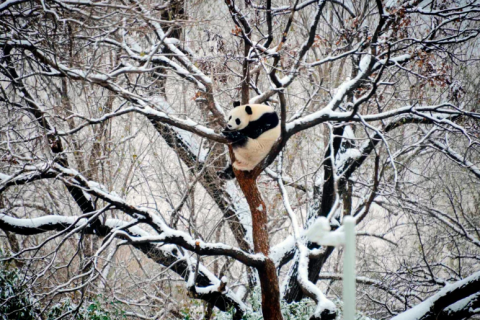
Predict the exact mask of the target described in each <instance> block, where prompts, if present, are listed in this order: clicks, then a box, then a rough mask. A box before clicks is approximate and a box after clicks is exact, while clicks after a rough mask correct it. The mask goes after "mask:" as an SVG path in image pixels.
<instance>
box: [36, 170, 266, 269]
mask: <svg viewBox="0 0 480 320" xmlns="http://www.w3.org/2000/svg"><path fill="white" fill-rule="evenodd" d="M45 167H48V168H50V172H54V171H55V172H56V173H57V175H56V177H57V178H58V179H61V180H62V181H64V182H65V183H66V184H67V185H71V186H75V187H79V188H81V189H82V190H83V191H84V192H86V193H88V194H90V195H94V196H96V197H98V198H100V199H102V200H104V201H106V202H107V203H109V204H111V205H114V206H115V208H116V209H118V210H121V211H123V212H125V213H127V214H129V215H130V216H132V217H133V218H135V219H138V220H139V221H141V222H145V223H148V224H149V225H151V226H152V227H153V228H154V229H155V230H156V231H157V232H158V233H159V235H158V236H148V237H140V238H135V239H133V238H132V239H130V241H132V242H135V243H145V242H163V243H170V244H177V245H180V246H182V247H183V248H185V249H187V250H190V251H193V252H195V253H197V254H200V255H225V256H229V257H232V258H234V259H236V260H238V261H240V262H242V263H244V264H245V265H248V266H252V267H253V266H260V265H262V264H263V263H264V260H265V257H264V256H262V255H259V254H249V253H247V252H245V251H243V250H241V249H238V248H235V247H231V246H228V245H225V244H222V243H206V242H204V241H202V240H198V239H193V238H192V237H191V236H190V235H189V234H187V233H185V232H182V231H178V230H174V229H172V228H170V227H169V226H168V225H167V224H166V223H165V222H164V221H163V220H162V219H161V218H160V217H159V216H158V215H157V214H156V213H154V212H152V211H151V210H148V209H146V208H142V207H137V206H133V205H131V204H128V203H127V202H125V201H124V200H123V199H122V198H120V197H119V196H118V195H116V194H115V193H114V192H108V191H107V190H106V188H105V187H104V186H103V185H101V184H99V183H97V182H94V181H89V180H88V179H87V178H85V177H84V176H83V175H82V174H80V173H79V172H78V171H76V170H73V169H67V168H64V167H62V166H61V165H59V164H57V163H50V164H46V165H45ZM32 169H33V168H32ZM40 173H41V172H40Z"/></svg>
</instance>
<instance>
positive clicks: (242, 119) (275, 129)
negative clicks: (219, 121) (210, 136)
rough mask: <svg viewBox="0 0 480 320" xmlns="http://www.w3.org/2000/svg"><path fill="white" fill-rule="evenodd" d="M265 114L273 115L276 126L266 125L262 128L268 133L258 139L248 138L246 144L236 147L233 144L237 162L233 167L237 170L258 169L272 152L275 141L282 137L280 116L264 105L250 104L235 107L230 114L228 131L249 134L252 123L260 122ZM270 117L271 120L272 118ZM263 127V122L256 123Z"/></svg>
mask: <svg viewBox="0 0 480 320" xmlns="http://www.w3.org/2000/svg"><path fill="white" fill-rule="evenodd" d="M247 107H250V109H249V110H251V114H248V113H247V111H246V108H247ZM265 114H269V115H270V114H271V117H273V116H274V117H275V119H276V125H273V126H272V125H271V124H267V123H265V127H264V128H262V129H263V130H262V131H264V130H266V131H264V132H263V133H261V134H260V135H259V136H258V137H257V138H253V139H252V138H250V137H249V138H248V139H247V142H246V143H245V144H242V145H240V146H236V145H235V143H233V144H232V147H233V153H234V154H235V162H234V163H233V167H234V168H235V169H237V170H242V171H251V170H253V168H255V167H256V165H257V164H259V163H260V162H261V161H262V160H263V159H264V158H265V157H266V156H267V155H268V153H269V152H270V150H271V149H272V147H273V145H274V144H275V141H276V140H277V139H278V137H280V125H279V124H278V116H277V114H276V113H275V110H274V109H273V108H272V107H270V106H266V105H262V104H248V105H243V106H238V107H235V108H234V109H232V110H231V111H230V113H229V114H228V118H227V119H228V124H227V130H231V131H240V132H248V129H249V128H248V126H249V124H250V123H251V122H252V121H256V120H259V119H260V118H261V117H262V116H264V115H265ZM271 117H270V118H271ZM258 125H260V126H263V123H262V120H260V123H256V126H258Z"/></svg>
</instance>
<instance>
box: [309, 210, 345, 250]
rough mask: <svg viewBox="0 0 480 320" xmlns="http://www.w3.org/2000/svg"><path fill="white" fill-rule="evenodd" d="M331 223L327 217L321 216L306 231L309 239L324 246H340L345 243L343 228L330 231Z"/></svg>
mask: <svg viewBox="0 0 480 320" xmlns="http://www.w3.org/2000/svg"><path fill="white" fill-rule="evenodd" d="M330 230H331V227H330V223H329V221H328V219H327V218H325V217H319V218H317V220H315V222H314V223H313V224H312V225H311V226H310V227H309V228H308V230H307V231H306V232H305V235H306V237H307V239H308V240H309V241H311V242H315V243H318V244H320V245H323V246H339V245H343V244H344V243H345V234H344V232H343V229H341V228H340V229H337V230H335V231H333V232H332V231H330Z"/></svg>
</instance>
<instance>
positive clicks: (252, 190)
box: [235, 168, 283, 320]
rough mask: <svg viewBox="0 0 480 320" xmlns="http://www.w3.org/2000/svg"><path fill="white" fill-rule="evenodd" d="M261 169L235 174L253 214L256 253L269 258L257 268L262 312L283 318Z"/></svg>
mask: <svg viewBox="0 0 480 320" xmlns="http://www.w3.org/2000/svg"><path fill="white" fill-rule="evenodd" d="M260 171H261V170H258V168H255V169H254V170H253V171H249V172H247V171H237V170H235V175H236V177H237V181H238V183H239V185H240V188H241V189H242V191H243V194H244V195H245V197H246V199H247V202H248V205H249V207H250V212H251V214H252V231H253V248H254V250H255V253H262V254H263V255H264V256H265V257H267V259H266V260H265V264H264V265H263V266H261V267H259V268H257V271H258V276H259V279H260V287H261V289H262V312H263V318H264V319H266V320H277V319H278V320H281V319H283V318H282V312H281V309H280V288H279V284H278V276H277V271H276V268H275V264H274V263H273V261H272V260H271V259H269V258H268V254H269V248H270V246H269V239H268V230H267V210H266V206H265V202H264V201H263V199H262V197H261V195H260V191H259V190H258V187H257V177H258V175H259V174H260Z"/></svg>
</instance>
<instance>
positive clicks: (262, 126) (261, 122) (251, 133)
mask: <svg viewBox="0 0 480 320" xmlns="http://www.w3.org/2000/svg"><path fill="white" fill-rule="evenodd" d="M278 122H279V120H278V115H277V114H276V113H275V112H268V113H264V114H262V116H261V117H260V118H258V119H257V120H255V121H250V122H249V123H248V126H246V127H245V128H244V129H242V130H240V132H241V133H243V134H244V135H246V136H247V137H249V138H250V139H257V138H258V137H260V135H261V134H262V133H264V132H265V131H268V130H270V129H273V128H275V127H276V126H278Z"/></svg>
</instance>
